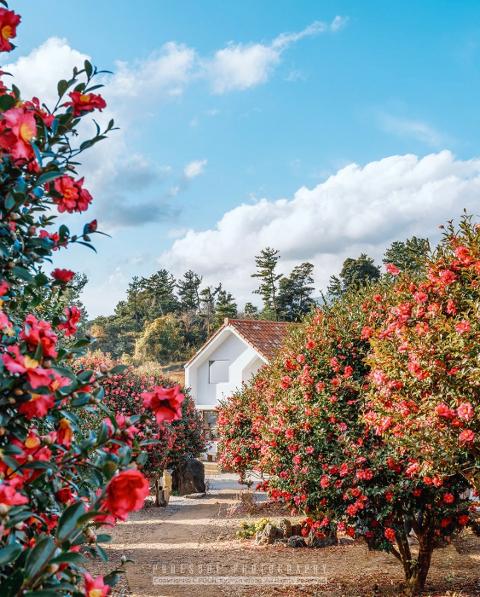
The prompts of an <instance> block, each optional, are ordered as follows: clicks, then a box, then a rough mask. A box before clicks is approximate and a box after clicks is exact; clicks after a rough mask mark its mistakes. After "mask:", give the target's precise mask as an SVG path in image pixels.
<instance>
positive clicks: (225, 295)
mask: <svg viewBox="0 0 480 597" xmlns="http://www.w3.org/2000/svg"><path fill="white" fill-rule="evenodd" d="M237 315H238V310H237V303H236V302H235V299H234V298H233V296H232V295H231V294H230V293H229V292H227V291H226V290H220V291H219V293H218V297H217V302H216V304H215V326H216V327H220V326H221V325H222V324H223V322H224V320H225V318H227V317H231V318H235V317H237Z"/></svg>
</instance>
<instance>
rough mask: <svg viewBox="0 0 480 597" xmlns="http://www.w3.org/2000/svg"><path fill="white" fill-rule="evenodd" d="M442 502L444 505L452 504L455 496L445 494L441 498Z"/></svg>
mask: <svg viewBox="0 0 480 597" xmlns="http://www.w3.org/2000/svg"><path fill="white" fill-rule="evenodd" d="M443 501H444V502H445V504H453V502H454V501H455V496H454V495H452V494H451V493H446V494H445V495H444V496H443Z"/></svg>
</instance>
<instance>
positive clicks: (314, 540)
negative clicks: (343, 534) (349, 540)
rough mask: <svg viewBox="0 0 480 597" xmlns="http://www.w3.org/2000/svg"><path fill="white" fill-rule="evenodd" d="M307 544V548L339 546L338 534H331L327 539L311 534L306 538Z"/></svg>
mask: <svg viewBox="0 0 480 597" xmlns="http://www.w3.org/2000/svg"><path fill="white" fill-rule="evenodd" d="M305 544H306V545H307V547H330V546H331V545H337V544H338V539H337V535H336V533H331V534H330V535H326V536H325V537H317V536H316V535H315V533H312V532H310V533H309V534H308V536H307V537H306V538H305Z"/></svg>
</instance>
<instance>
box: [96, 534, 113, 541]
mask: <svg viewBox="0 0 480 597" xmlns="http://www.w3.org/2000/svg"><path fill="white" fill-rule="evenodd" d="M111 540H112V536H111V535H107V534H106V533H104V534H101V535H97V543H110V541H111Z"/></svg>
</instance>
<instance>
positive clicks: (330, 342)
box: [221, 280, 470, 593]
mask: <svg viewBox="0 0 480 597" xmlns="http://www.w3.org/2000/svg"><path fill="white" fill-rule="evenodd" d="M388 284H389V281H388V280H387V281H386V282H385V287H384V286H383V285H378V286H377V287H375V289H373V290H372V289H366V290H364V291H357V292H356V294H355V295H354V296H352V295H348V294H347V295H345V296H344V297H343V298H342V299H341V300H339V301H337V302H336V303H335V304H334V305H332V306H331V307H325V308H324V309H323V310H321V311H320V310H319V311H317V312H316V313H315V314H314V315H313V316H312V317H311V318H309V319H308V320H307V321H306V322H305V323H304V324H302V326H299V327H298V328H297V329H295V330H294V331H293V332H292V334H291V336H290V338H289V339H288V340H287V343H286V346H285V347H284V349H283V350H282V351H281V354H280V355H279V356H278V358H277V359H276V360H275V361H274V362H273V363H272V364H271V365H269V366H268V367H266V368H264V369H263V370H262V371H261V372H260V373H259V374H258V375H257V378H256V386H257V388H259V389H260V388H261V394H262V400H263V401H264V404H265V406H264V411H263V412H261V411H259V409H258V407H256V410H255V413H257V412H261V414H260V415H259V418H258V419H255V418H254V419H253V420H252V421H251V422H250V421H248V423H247V427H248V426H250V425H251V426H252V427H253V428H256V429H258V438H259V439H258V440H257V438H255V442H256V443H257V441H258V444H259V450H258V451H259V458H258V466H259V468H260V469H261V470H262V471H263V472H264V473H267V474H268V475H269V480H268V482H267V483H266V484H265V487H266V489H267V490H268V491H269V493H270V495H271V497H273V498H274V499H278V500H281V501H283V502H285V503H287V504H289V505H290V507H291V508H292V510H293V511H294V512H295V513H298V512H302V513H305V514H307V515H308V519H307V521H306V523H305V525H304V532H305V533H310V532H313V533H315V534H316V535H317V536H318V537H320V538H325V537H327V536H331V535H332V534H334V533H335V532H336V531H337V530H340V531H343V532H346V533H347V534H348V535H350V536H352V537H363V538H364V539H365V541H366V542H367V544H368V546H369V548H371V549H376V550H384V551H387V552H390V553H392V554H393V555H394V556H395V557H397V558H398V559H399V560H400V561H401V563H402V566H403V569H404V572H405V578H406V581H407V583H408V586H409V588H410V590H411V592H412V593H416V592H417V591H419V590H421V589H422V588H423V585H424V583H425V579H426V576H427V573H428V568H429V565H430V559H431V554H432V551H433V549H434V548H435V547H436V546H438V545H440V544H443V543H445V542H448V541H449V540H450V539H451V537H452V535H453V534H454V533H456V532H457V531H459V530H460V529H461V528H463V527H464V526H465V525H466V524H468V523H469V520H470V514H469V503H468V501H467V500H466V499H464V497H462V496H463V495H464V491H465V489H466V487H467V483H466V481H465V480H464V479H463V478H462V477H458V476H456V477H453V476H452V477H449V478H448V479H441V478H438V477H435V478H433V479H432V480H431V482H428V483H427V482H425V481H424V480H420V479H418V478H417V477H416V476H414V475H413V474H412V470H411V461H410V459H409V457H408V454H404V455H403V456H402V457H400V456H399V455H398V454H397V453H396V452H395V451H393V450H391V449H390V447H389V446H388V445H385V443H384V442H383V441H382V438H381V436H379V435H377V434H376V433H374V432H373V430H371V429H370V427H369V426H367V425H366V424H365V423H364V421H363V418H362V415H363V411H364V404H365V399H366V393H367V391H368V385H369V369H368V367H367V364H366V362H365V357H366V356H367V354H368V351H369V337H370V335H371V334H372V332H373V328H372V322H375V321H379V320H381V319H382V318H383V317H385V306H384V304H383V303H382V300H381V298H382V295H383V293H384V292H385V291H386V289H387V288H388ZM247 392H250V393H251V392H252V389H250V390H247ZM236 405H240V412H239V414H238V417H239V420H243V419H242V417H244V416H245V415H244V412H245V404H244V402H243V401H242V399H241V398H239V397H238V396H235V397H234V399H233V402H232V403H231V405H230V407H231V410H230V411H228V414H229V417H230V419H232V420H233V419H234V418H235V416H236V415H237V413H236V412H235V407H236ZM221 429H222V427H221ZM223 429H225V426H223ZM227 430H228V431H229V434H230V436H227V437H226V438H224V440H223V442H224V445H227V446H228V445H230V446H234V450H236V451H239V452H240V453H242V449H245V450H246V451H248V449H249V447H250V445H251V441H252V438H250V439H249V440H248V441H247V442H246V444H245V445H244V446H243V448H240V449H239V448H238V447H237V446H242V441H243V439H242V438H243V431H241V432H240V434H239V436H238V437H232V436H234V431H233V428H231V427H227ZM231 457H233V458H234V454H233V450H232V453H231V454H230V458H231ZM410 529H413V532H414V533H415V535H416V537H417V539H418V542H419V553H418V555H417V556H416V557H415V555H414V554H413V553H412V551H411V548H410V544H409V541H408V533H409V531H410Z"/></svg>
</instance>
